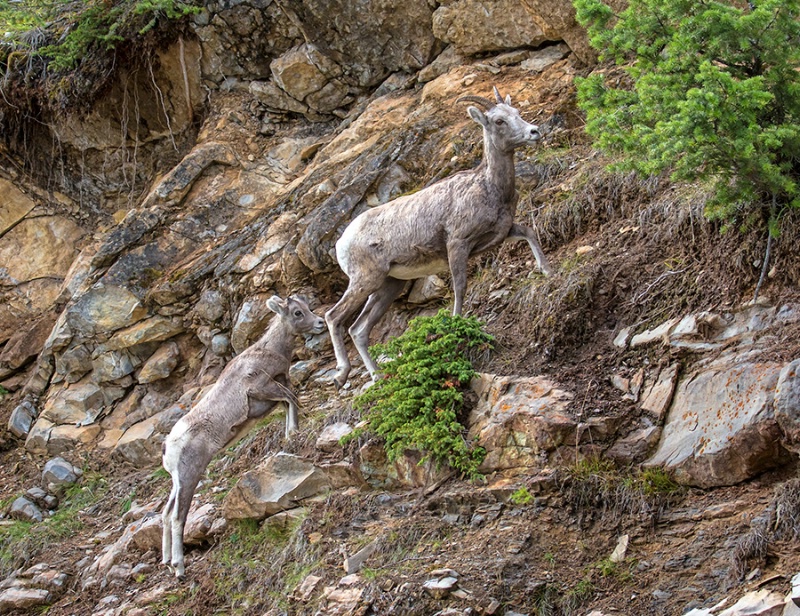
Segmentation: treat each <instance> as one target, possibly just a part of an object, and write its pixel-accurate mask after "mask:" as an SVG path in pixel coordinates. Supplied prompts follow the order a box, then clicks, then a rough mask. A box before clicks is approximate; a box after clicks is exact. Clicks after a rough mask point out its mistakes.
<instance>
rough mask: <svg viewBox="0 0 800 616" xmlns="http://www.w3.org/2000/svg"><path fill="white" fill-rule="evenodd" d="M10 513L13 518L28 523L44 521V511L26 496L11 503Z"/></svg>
mask: <svg viewBox="0 0 800 616" xmlns="http://www.w3.org/2000/svg"><path fill="white" fill-rule="evenodd" d="M8 513H9V515H10V516H11V517H12V518H16V519H17V520H24V521H26V522H41V521H42V520H43V519H44V516H43V515H42V510H41V509H39V508H38V507H37V506H36V505H35V504H34V503H33V502H31V501H30V500H28V499H27V498H25V497H24V496H20V497H18V498H16V499H15V500H14V502H13V503H11V508H10V509H9V511H8Z"/></svg>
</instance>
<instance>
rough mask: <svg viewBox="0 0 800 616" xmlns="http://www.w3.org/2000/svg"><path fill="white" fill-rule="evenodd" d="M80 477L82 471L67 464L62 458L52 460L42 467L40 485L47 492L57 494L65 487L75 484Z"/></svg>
mask: <svg viewBox="0 0 800 616" xmlns="http://www.w3.org/2000/svg"><path fill="white" fill-rule="evenodd" d="M81 475H83V471H82V470H81V469H79V468H77V467H75V466H73V465H72V464H70V463H69V462H67V461H66V460H65V459H64V458H61V457H58V458H53V459H52V460H48V461H47V463H46V464H45V465H44V471H43V472H42V485H43V486H45V488H46V489H47V490H48V491H49V492H52V493H53V494H58V493H59V492H61V491H63V489H64V488H66V487H67V486H70V485H72V484H74V483H77V481H78V479H79V478H80V477H81Z"/></svg>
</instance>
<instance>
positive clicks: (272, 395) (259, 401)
mask: <svg viewBox="0 0 800 616" xmlns="http://www.w3.org/2000/svg"><path fill="white" fill-rule="evenodd" d="M288 381H289V380H288V378H286V375H284V374H279V375H277V376H275V377H273V378H272V379H270V380H269V381H267V382H266V383H264V384H263V385H261V386H260V387H258V388H257V389H256V388H254V389H251V390H249V391H248V392H247V398H248V405H249V407H250V411H249V413H248V417H260V416H262V415H264V412H263V411H262V412H260V413H258V412H256V413H254V409H260V408H267V407H268V408H271V406H269V405H265V403H266V402H285V403H286V404H287V405H288V406H289V410H288V411H287V413H286V437H287V438H288V437H289V435H290V434H292V433H293V432H296V431H297V428H298V410H299V406H298V402H297V396H296V395H295V394H294V392H293V391H292V390H291V388H290V387H289V383H288Z"/></svg>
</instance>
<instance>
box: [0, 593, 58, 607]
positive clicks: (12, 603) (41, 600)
mask: <svg viewBox="0 0 800 616" xmlns="http://www.w3.org/2000/svg"><path fill="white" fill-rule="evenodd" d="M51 601H52V595H51V594H50V591H49V590H46V589H44V588H19V587H12V588H7V589H6V590H4V591H3V592H1V593H0V613H5V612H11V611H14V610H31V609H35V608H37V607H41V606H43V605H47V604H49V603H50V602H51Z"/></svg>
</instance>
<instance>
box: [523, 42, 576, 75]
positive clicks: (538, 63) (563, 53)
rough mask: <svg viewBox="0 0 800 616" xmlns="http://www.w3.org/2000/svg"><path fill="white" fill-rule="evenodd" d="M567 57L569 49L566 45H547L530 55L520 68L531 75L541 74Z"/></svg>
mask: <svg viewBox="0 0 800 616" xmlns="http://www.w3.org/2000/svg"><path fill="white" fill-rule="evenodd" d="M568 55H569V48H568V47H567V46H566V45H563V44H562V45H549V46H547V47H545V48H543V49H540V50H538V51H534V52H532V53H531V55H530V57H529V58H528V59H527V60H525V61H523V62H522V64H521V65H520V66H522V68H524V69H525V70H526V71H531V72H532V73H541V72H542V71H543V70H544V69H546V68H547V67H548V66H551V65H553V64H555V63H556V62H558V61H559V60H563V59H564V58H566V57H567V56H568Z"/></svg>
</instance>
